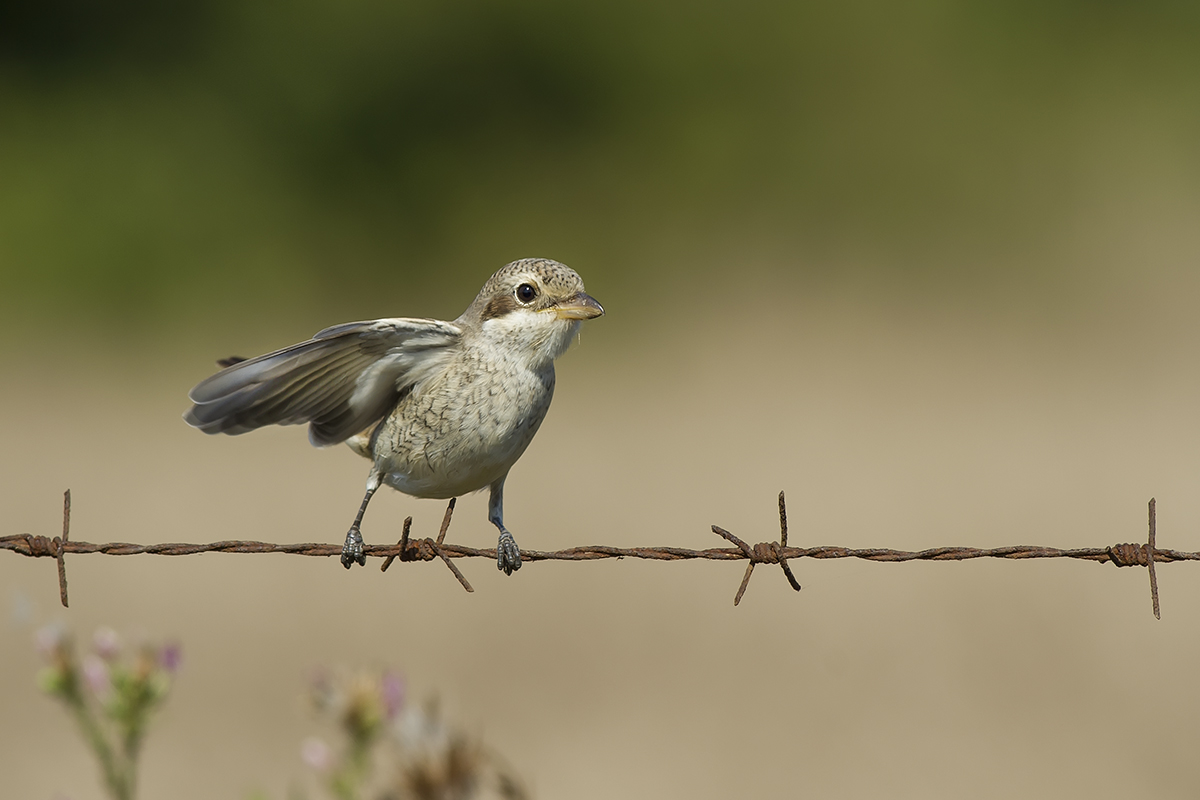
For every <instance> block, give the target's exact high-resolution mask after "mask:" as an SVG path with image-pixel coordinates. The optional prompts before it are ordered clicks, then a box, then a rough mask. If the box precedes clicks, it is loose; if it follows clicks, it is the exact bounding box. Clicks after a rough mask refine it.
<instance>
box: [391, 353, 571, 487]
mask: <svg viewBox="0 0 1200 800" xmlns="http://www.w3.org/2000/svg"><path fill="white" fill-rule="evenodd" d="M553 394H554V368H553V365H546V367H545V368H542V369H531V368H528V367H527V366H525V365H522V364H520V363H516V362H514V361H512V360H508V359H504V358H497V357H494V355H493V354H489V353H487V352H483V353H479V352H473V351H470V350H468V351H466V352H464V353H463V355H462V357H461V358H459V359H456V360H455V361H454V362H452V363H451V364H450V365H449V366H448V367H447V369H446V370H445V371H444V372H443V373H442V374H441V375H439V376H437V377H435V378H433V379H430V380H429V381H427V382H426V383H424V384H423V385H421V386H418V387H416V388H414V390H413V391H412V392H411V393H409V394H408V395H407V396H406V397H405V398H404V399H402V400H401V401H400V403H399V404H398V405H397V406H396V408H395V410H394V411H393V412H392V413H391V414H390V415H389V416H388V417H387V418H386V419H385V420H384V421H383V423H381V427H380V429H379V432H378V434H377V435H376V436H375V438H374V444H373V447H372V451H373V455H374V459H375V462H376V465H377V466H378V467H379V468H380V469H381V470H382V471H383V472H384V473H385V475H386V478H385V480H386V482H387V483H388V484H389V485H391V486H393V487H394V488H396V489H399V490H400V491H402V492H405V493H406V494H411V495H415V496H417V497H435V498H447V497H456V496H459V495H462V494H467V493H469V492H473V491H476V490H478V489H482V488H484V487H485V486H487V485H489V484H490V483H492V482H493V481H495V480H497V479H498V478H500V477H503V476H504V475H505V474H506V473H507V472H508V470H509V468H511V467H512V465H513V464H514V463H515V462H516V460H517V459H518V458H520V456H521V454H522V453H524V452H525V448H526V447H528V446H529V443H530V442H531V441H532V440H533V436H534V434H535V433H537V430H538V427H539V426H540V425H541V423H542V420H543V419H544V418H545V416H546V411H547V410H548V409H549V407H550V400H551V398H552V397H553Z"/></svg>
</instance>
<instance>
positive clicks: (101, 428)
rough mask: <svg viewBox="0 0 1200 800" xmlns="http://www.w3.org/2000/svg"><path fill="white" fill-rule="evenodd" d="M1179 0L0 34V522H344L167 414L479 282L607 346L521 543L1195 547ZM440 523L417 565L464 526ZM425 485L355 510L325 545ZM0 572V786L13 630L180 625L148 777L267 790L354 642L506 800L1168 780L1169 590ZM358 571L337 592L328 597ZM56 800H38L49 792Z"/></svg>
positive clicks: (625, 574) (1188, 739) (520, 470)
mask: <svg viewBox="0 0 1200 800" xmlns="http://www.w3.org/2000/svg"><path fill="white" fill-rule="evenodd" d="M1198 44H1200V11H1198V10H1197V7H1196V6H1195V5H1193V4H1183V3H1167V4H1155V5H1146V4H1139V3H1132V2H1108V3H1102V4H1094V3H1074V2H1049V3H1047V2H1037V3H1033V2H1015V3H1005V4H998V5H995V6H988V5H981V4H975V3H953V2H928V3H917V4H908V5H905V6H903V7H898V6H895V5H893V4H888V3H881V2H870V1H864V2H856V3H836V4H834V3H830V4H823V5H803V6H800V5H796V4H788V3H781V2H777V0H762V2H751V3H742V4H738V5H737V7H736V9H735V8H734V7H733V6H732V5H730V6H724V5H720V4H704V5H700V6H697V5H696V4H691V3H681V2H673V1H670V0H668V1H666V2H660V3H655V4H650V5H647V4H644V3H634V2H625V1H624V0H617V1H616V2H610V3H606V4H569V3H561V2H554V3H551V2H542V1H541V0H529V1H528V2H518V3H494V2H467V3H459V4H441V3H408V4H403V5H397V4H392V3H370V2H358V3H348V4H347V3H341V4H332V3H324V2H308V3H304V2H301V3H287V4H283V3H274V4H273V3H260V4H243V3H233V2H220V1H219V0H209V1H205V0H190V2H183V3H175V4H169V5H167V6H163V5H161V4H155V3H148V2H143V1H142V0H116V2H111V3H107V4H104V6H103V7H102V6H101V5H99V4H95V3H88V2H83V1H82V0H53V2H49V3H42V4H36V5H31V4H7V3H6V4H3V5H2V6H0V320H2V321H0V325H2V326H3V329H4V331H5V335H4V336H3V337H2V338H0V359H2V360H3V362H2V363H3V371H4V376H5V377H4V383H3V386H4V391H3V393H0V411H2V412H3V417H4V419H5V420H6V423H5V446H4V450H3V455H2V456H0V499H2V500H3V509H4V514H3V520H2V522H0V533H5V534H7V533H20V532H26V531H28V532H32V533H39V534H45V535H54V534H55V533H56V532H57V530H58V527H59V524H60V523H59V514H60V505H59V504H60V501H61V493H62V490H63V489H65V488H66V487H71V489H72V490H73V493H74V498H75V515H74V521H75V525H74V528H73V535H74V537H75V538H79V539H86V540H88V541H110V540H126V541H135V542H159V541H211V540H216V539H226V538H247V539H264V540H268V541H329V542H335V541H341V538H342V536H343V535H344V533H345V529H346V527H347V526H348V524H349V522H350V521H351V519H352V516H353V513H354V511H355V510H356V508H357V503H358V502H359V499H360V497H361V490H362V484H363V481H364V480H365V476H366V464H365V462H363V461H361V460H360V459H358V457H357V456H354V455H353V454H352V453H350V452H349V451H348V450H346V449H344V448H335V449H333V450H329V451H317V450H313V449H312V448H310V447H309V446H308V444H307V442H306V439H305V436H304V432H303V431H301V430H299V429H272V430H264V431H259V432H256V433H254V434H251V435H248V436H244V437H239V438H225V437H222V438H209V437H205V436H202V435H200V434H198V433H196V432H195V431H192V430H190V429H188V428H187V427H186V425H184V423H183V422H182V421H181V420H180V414H181V413H182V412H183V411H184V410H185V408H186V392H187V389H188V388H189V387H191V386H192V385H193V384H194V383H195V382H196V381H198V380H199V379H200V378H203V377H204V376H205V375H207V374H208V373H209V372H210V371H211V370H212V369H213V359H214V358H216V357H219V356H225V355H229V354H234V353H237V354H241V355H253V354H256V353H259V352H263V351H265V350H268V349H271V348H274V347H278V346H282V345H285V344H288V343H291V342H293V341H296V340H298V339H301V338H304V337H306V336H308V335H311V334H312V333H313V332H315V331H316V330H318V329H320V328H322V327H324V326H326V325H329V324H332V323H336V322H341V321H345V320H349V319H363V318H371V317H377V316H398V315H416V316H439V317H444V318H445V317H450V318H452V317H454V316H456V315H457V314H458V313H459V312H460V311H461V310H462V309H463V308H464V307H465V306H466V305H467V303H468V302H469V301H470V300H471V298H472V297H473V296H474V293H475V292H476V291H477V290H478V288H479V286H480V285H481V284H482V282H483V281H484V280H485V279H486V277H487V276H488V275H489V274H490V273H491V272H492V271H493V270H494V269H496V268H498V267H500V266H501V265H503V264H504V263H506V262H507V261H509V260H511V259H513V258H517V257H522V256H547V257H552V258H556V259H559V260H562V261H564V262H566V263H568V264H570V265H571V266H573V267H574V268H575V269H577V270H578V271H579V272H580V273H581V274H582V275H583V277H584V278H585V280H586V281H587V286H588V289H589V291H590V292H591V293H592V294H594V295H595V296H596V297H597V298H598V299H599V300H600V301H601V302H602V303H604V305H605V307H606V308H607V309H608V315H607V316H606V317H605V318H604V319H601V320H599V321H597V322H594V323H588V324H587V325H586V326H585V329H584V331H583V335H582V340H581V342H580V343H579V345H577V346H576V347H575V348H574V349H573V350H572V351H571V352H570V353H569V354H568V355H567V356H566V357H565V358H564V359H563V360H562V361H561V362H560V371H559V389H558V398H557V399H556V401H555V405H554V408H553V410H552V412H551V413H550V416H549V418H548V419H547V422H546V424H545V425H544V427H543V429H542V431H541V433H540V434H539V436H538V438H537V440H536V441H535V443H534V445H533V446H532V447H531V448H530V450H529V452H528V453H527V454H526V455H525V456H524V458H523V459H522V460H521V462H520V463H519V465H518V466H517V467H516V468H515V469H514V471H513V473H512V475H511V478H510V481H509V484H508V492H507V497H506V499H507V501H508V507H507V509H506V512H507V516H508V521H509V522H510V523H511V524H510V527H511V528H512V529H513V530H514V532H515V533H516V535H517V539H518V541H519V542H521V543H522V545H523V546H525V547H528V548H535V549H552V548H556V547H560V546H570V545H576V544H591V543H604V544H613V545H635V544H670V545H677V546H684V547H706V546H715V545H718V544H720V542H719V541H718V540H717V539H716V537H714V536H713V535H712V534H711V533H710V532H709V531H708V527H709V526H710V525H711V524H713V523H717V524H720V525H722V526H724V527H727V528H729V529H731V530H733V531H734V532H735V533H738V534H739V535H741V536H742V537H743V538H745V539H748V540H750V541H764V540H769V539H772V538H774V537H775V536H776V535H777V522H776V519H775V508H774V504H775V494H776V493H777V492H778V491H779V490H780V489H784V490H786V491H787V493H788V498H789V506H790V511H791V520H792V537H793V542H795V543H800V544H841V545H848V546H864V547H865V546H887V547H898V548H909V549H916V548H922V547H928V546H935V545H949V544H960V545H975V546H996V545H1004V544H1017V543H1036V544H1046V545H1054V546H1063V547H1082V546H1103V545H1107V544H1111V543H1115V542H1118V541H1142V540H1143V539H1144V536H1145V514H1146V508H1145V507H1146V502H1147V500H1148V499H1149V498H1150V497H1151V496H1152V495H1153V496H1157V498H1158V503H1159V544H1160V546H1163V547H1175V548H1179V549H1186V550H1198V549H1200V492H1198V491H1197V489H1196V486H1197V478H1198V477H1200V475H1198V473H1200V420H1198V414H1197V411H1198V410H1200V378H1198V377H1197V369H1196V363H1197V359H1196V353H1195V351H1196V346H1195V345H1196V342H1197V341H1198V338H1200V315H1197V313H1196V308H1197V300H1198V298H1200V270H1198V269H1197V264H1198V263H1200V225H1197V219H1200V148H1198V147H1197V142H1200V46H1197V45H1198ZM485 505H486V503H485V498H483V497H481V496H473V497H469V498H465V499H464V500H463V501H462V502H461V503H460V506H459V511H458V514H457V516H456V523H455V525H454V526H453V527H452V529H451V533H450V538H451V540H452V541H457V542H463V543H466V544H472V545H476V546H490V545H491V544H492V543H493V542H494V535H493V529H492V528H491V526H490V525H488V524H487V522H486V519H485V514H486V512H485ZM442 510H443V507H442V505H441V504H440V503H438V502H435V501H416V500H412V499H410V498H406V497H404V496H402V495H399V494H397V493H394V492H391V493H386V494H381V495H380V496H379V497H378V498H377V499H376V501H375V503H373V504H372V507H371V510H370V513H369V514H368V516H367V518H366V522H365V525H364V533H365V536H366V538H367V541H368V542H373V543H383V542H391V541H395V539H396V538H398V535H399V529H400V523H401V520H402V519H403V517H404V516H405V515H407V514H412V515H414V516H415V518H416V522H415V526H416V532H417V534H418V535H421V536H424V535H432V533H433V531H434V530H436V526H437V523H438V521H439V520H440V518H441V514H442ZM67 563H68V574H69V577H70V580H71V584H70V585H71V598H72V606H73V607H72V608H71V609H70V610H69V611H64V610H62V609H60V608H58V607H57V589H56V587H55V582H54V568H53V565H52V564H51V562H49V561H30V560H26V559H22V558H18V557H16V556H15V555H12V554H0V587H2V595H0V602H3V603H4V604H5V606H4V608H5V614H4V616H3V618H0V654H2V657H0V784H2V785H3V788H4V791H3V794H4V795H5V796H11V797H29V798H34V797H44V798H51V797H56V796H66V797H70V798H72V800H84V799H86V798H98V797H100V796H101V795H100V789H99V786H98V781H97V780H96V771H95V768H94V766H93V764H92V763H91V762H90V760H89V758H88V756H87V754H86V751H85V750H84V747H83V745H82V744H81V743H80V742H79V740H78V739H77V737H76V735H75V733H74V731H73V729H72V727H71V724H70V721H69V719H68V718H67V716H66V715H65V714H64V713H63V712H62V710H61V709H59V708H58V707H56V706H55V705H54V704H53V703H52V702H51V701H50V700H48V699H46V698H45V697H43V696H42V695H40V694H39V693H38V691H37V690H36V689H35V687H34V682H33V677H34V673H35V671H36V669H37V663H38V662H37V658H36V656H35V654H34V653H33V648H32V635H33V630H34V629H35V628H36V627H37V626H39V625H42V624H45V623H48V622H52V621H55V620H61V621H65V622H66V623H67V624H68V625H70V626H71V627H72V628H73V629H75V630H76V631H78V632H79V633H80V634H81V635H83V636H87V635H90V633H91V631H92V630H93V629H94V628H95V627H96V626H98V625H102V624H106V625H112V626H113V627H115V628H117V629H118V630H119V631H122V632H133V631H144V632H146V634H147V635H149V636H151V637H154V638H160V639H161V638H170V637H173V638H177V639H178V640H180V641H181V642H182V644H183V647H184V659H185V660H184V665H183V670H182V672H181V674H180V676H179V680H178V682H177V684H176V688H175V691H174V694H173V696H172V698H171V700H170V701H169V703H168V706H167V708H166V710H165V712H164V713H163V714H162V715H161V718H160V720H159V722H158V724H157V725H156V726H155V727H154V729H153V730H152V732H151V736H150V739H149V743H148V746H147V750H146V753H145V757H144V769H143V791H142V796H144V797H175V798H185V799H186V798H210V797H245V796H247V795H248V794H249V793H250V792H251V791H254V790H264V791H266V792H267V793H268V794H269V795H270V796H271V797H274V798H282V797H284V796H285V794H286V791H287V788H288V787H289V786H291V785H294V784H295V783H296V782H297V781H299V780H300V778H301V777H302V776H303V775H304V774H305V767H304V766H303V765H302V764H301V762H300V758H299V742H300V740H301V739H302V738H303V737H304V736H306V735H309V734H310V733H312V732H313V731H314V730H315V725H314V723H313V721H312V718H311V716H310V715H309V714H308V712H307V711H306V710H305V708H304V704H303V702H302V701H301V700H300V697H301V695H302V693H303V691H304V685H305V681H306V680H307V676H308V675H309V674H311V671H312V670H313V669H314V668H316V667H318V666H320V665H329V664H333V665H338V664H342V665H351V666H357V665H362V666H373V665H385V664H386V665H393V666H395V667H396V668H398V669H400V670H402V671H403V672H404V673H405V674H406V675H407V676H408V681H409V686H410V691H411V692H412V694H413V695H414V697H418V698H419V697H425V696H430V695H437V696H439V697H440V698H441V700H442V702H443V705H444V707H445V709H446V713H447V716H448V717H449V718H450V719H451V720H452V721H454V722H455V723H458V724H461V725H462V726H463V727H465V728H466V729H467V730H469V731H471V732H472V733H474V734H477V735H479V736H482V737H483V738H484V739H485V740H486V741H487V742H488V743H489V744H490V745H492V746H493V747H495V748H496V749H497V750H499V751H500V752H501V753H503V754H504V756H505V757H506V758H507V759H508V760H509V761H510V762H511V763H512V764H513V765H514V767H515V768H516V770H517V771H518V772H519V773H520V774H522V775H523V776H525V778H526V779H527V780H528V782H529V783H530V784H531V786H532V788H533V789H534V790H535V793H536V795H537V796H538V797H541V798H560V797H563V798H566V797H570V798H610V797H623V796H631V797H664V798H675V797H679V798H683V797H687V798H727V797H732V796H741V797H793V796H799V795H802V794H805V795H811V796H818V797H826V798H843V797H844V798H854V797H876V796H888V797H914V798H918V797H919V798H927V797H961V796H971V797H1013V796H1034V797H1039V796H1040V797H1051V796H1052V797H1088V798H1099V797H1113V798H1118V797H1119V798H1131V797H1154V798H1169V797H1193V796H1195V780H1194V777H1193V775H1192V770H1191V769H1190V765H1191V759H1192V756H1193V753H1194V751H1195V749H1196V746H1197V743H1198V741H1200V737H1198V736H1197V728H1198V726H1200V723H1198V722H1197V716H1198V713H1197V712H1198V711H1200V688H1197V684H1196V681H1195V675H1196V673H1197V669H1198V667H1200V645H1198V644H1197V640H1196V636H1195V632H1196V630H1197V623H1198V622H1200V605H1198V601H1200V575H1197V574H1196V573H1195V572H1194V569H1193V568H1192V567H1190V566H1188V565H1172V566H1164V567H1162V568H1161V569H1160V571H1159V581H1160V585H1161V589H1162V592H1163V619H1162V621H1161V622H1156V621H1155V620H1154V619H1153V617H1152V616H1151V614H1150V601H1149V597H1148V590H1147V580H1146V576H1145V573H1144V571H1143V570H1121V571H1117V570H1116V569H1114V568H1113V567H1112V566H1110V565H1096V564H1089V563H1076V562H1060V561H1056V562H1016V563H1012V562H987V563H985V562H969V563H958V564H952V563H939V564H915V563H914V564H906V565H886V564H872V563H864V562H855V561H828V562H810V561H799V562H793V568H794V569H795V570H796V572H797V573H798V575H799V578H800V580H801V582H802V583H803V584H804V590H803V592H802V593H800V594H799V595H796V594H794V593H793V592H791V590H790V589H789V588H788V587H787V585H786V583H785V582H784V580H783V578H782V576H780V575H779V574H778V570H772V569H765V568H762V569H760V570H758V571H757V572H756V578H755V579H754V581H753V582H752V584H751V586H750V589H749V591H748V593H747V595H746V598H745V599H744V600H743V602H742V605H741V606H740V607H739V608H737V609H736V610H735V609H734V608H733V607H732V605H731V600H732V597H733V593H734V591H735V589H736V587H737V583H738V581H739V580H740V577H741V573H742V567H741V565H731V564H724V563H707V562H706V563H674V564H662V563H635V562H630V561H622V562H604V563H584V564H547V563H538V564H531V565H529V566H527V567H526V569H523V570H522V571H521V572H520V573H519V575H517V576H515V577H514V578H510V579H505V578H504V577H503V576H501V575H499V574H498V573H497V572H496V570H495V569H494V567H493V566H492V565H490V564H488V563H485V562H483V561H466V562H459V563H460V565H461V566H462V568H463V569H464V571H465V572H466V573H467V575H468V577H469V578H470V579H471V580H472V582H473V583H474V585H475V587H476V593H475V594H473V595H467V594H466V593H464V592H463V591H462V590H461V588H459V586H458V585H457V584H456V583H455V582H454V580H453V579H452V578H451V577H450V576H449V575H448V574H447V573H446V570H445V568H444V567H442V566H440V565H437V564H433V565H422V564H404V565H397V567H394V568H393V569H392V570H391V571H389V572H388V573H386V574H380V573H379V572H378V570H377V569H374V568H372V569H369V570H360V571H355V572H353V573H350V574H347V573H346V572H345V571H343V570H342V569H341V568H340V566H338V565H337V564H336V562H335V561H334V560H333V559H298V558H292V557H283V556H254V557H251V556H237V557H235V556H229V555H205V556H193V557H188V558H180V559H165V558H158V557H149V556H145V557H130V558H120V559H118V558H108V557H102V556H75V557H73V558H69V559H68V562H67ZM377 565H378V563H377V562H374V563H373V564H372V567H376V566H377ZM56 793H58V794H56Z"/></svg>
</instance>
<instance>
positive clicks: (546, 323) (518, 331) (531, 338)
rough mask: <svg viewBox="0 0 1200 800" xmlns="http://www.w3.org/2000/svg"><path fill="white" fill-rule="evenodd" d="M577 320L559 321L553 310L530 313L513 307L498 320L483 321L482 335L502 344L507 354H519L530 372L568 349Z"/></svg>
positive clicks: (529, 310)
mask: <svg viewBox="0 0 1200 800" xmlns="http://www.w3.org/2000/svg"><path fill="white" fill-rule="evenodd" d="M580 322H581V320H577V319H560V318H559V317H558V314H557V313H556V312H555V310H554V309H553V308H548V309H546V310H544V311H533V310H531V309H528V308H517V309H514V310H512V311H510V312H509V313H507V314H505V315H504V316H502V317H497V318H495V319H489V320H486V321H485V322H484V323H483V334H484V336H485V337H487V338H488V339H491V340H492V341H495V342H501V341H503V342H505V343H506V344H507V345H508V347H509V348H511V349H510V350H509V352H513V353H519V354H520V357H521V358H523V359H526V360H527V363H526V366H528V367H529V368H531V369H533V368H536V367H537V366H539V365H542V364H546V363H547V362H552V361H554V360H555V359H556V358H558V357H559V356H561V355H562V354H563V353H565V352H567V348H569V347H570V346H571V340H572V338H573V337H574V336H575V334H576V333H577V332H578V331H579V324H580Z"/></svg>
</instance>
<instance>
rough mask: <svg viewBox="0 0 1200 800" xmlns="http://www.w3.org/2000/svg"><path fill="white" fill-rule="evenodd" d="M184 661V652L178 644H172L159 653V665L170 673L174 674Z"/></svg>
mask: <svg viewBox="0 0 1200 800" xmlns="http://www.w3.org/2000/svg"><path fill="white" fill-rule="evenodd" d="M182 660H183V650H182V649H181V648H180V647H179V644H178V643H175V642H172V643H171V644H168V645H165V646H164V647H163V649H162V650H159V651H158V665H159V666H160V667H162V668H163V670H164V671H166V672H168V673H171V674H174V673H175V671H176V670H178V669H179V664H180V662H181V661H182Z"/></svg>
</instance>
